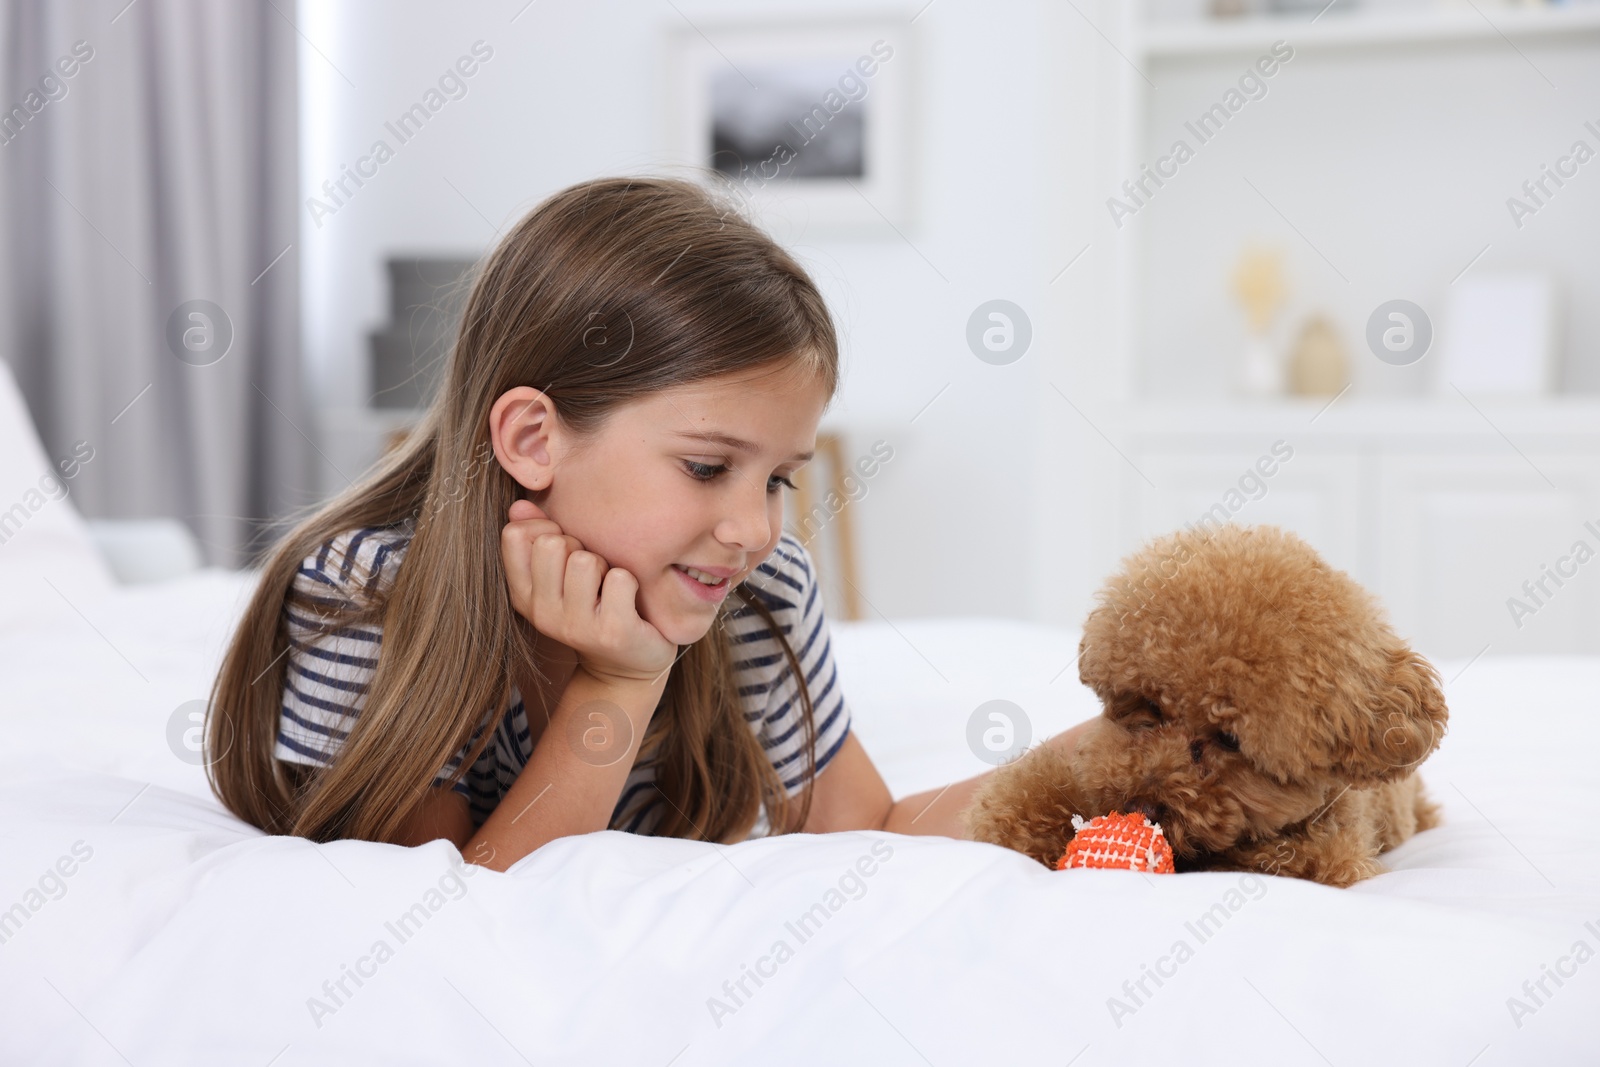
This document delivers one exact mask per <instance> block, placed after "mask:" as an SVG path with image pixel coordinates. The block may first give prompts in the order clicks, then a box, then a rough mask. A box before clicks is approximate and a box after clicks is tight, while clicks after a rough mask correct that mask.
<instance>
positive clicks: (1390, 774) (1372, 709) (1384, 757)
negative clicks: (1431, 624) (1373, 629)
mask: <svg viewBox="0 0 1600 1067" xmlns="http://www.w3.org/2000/svg"><path fill="white" fill-rule="evenodd" d="M1388 659H1389V663H1388V667H1387V670H1386V671H1385V672H1384V675H1383V677H1382V678H1380V679H1379V680H1378V683H1377V685H1376V688H1375V691H1374V692H1373V693H1372V694H1371V695H1370V697H1369V698H1368V702H1367V706H1366V707H1365V708H1362V709H1357V710H1356V712H1355V714H1356V715H1357V716H1358V717H1359V720H1358V721H1356V722H1353V723H1351V724H1350V725H1351V729H1350V730H1349V732H1348V736H1347V738H1346V739H1345V740H1346V742H1347V744H1346V745H1345V746H1343V747H1344V751H1342V752H1340V753H1339V754H1338V758H1337V763H1338V766H1339V769H1340V770H1342V771H1344V772H1345V773H1346V774H1348V775H1350V777H1351V778H1353V779H1354V780H1356V781H1357V782H1361V783H1370V784H1375V783H1377V782H1389V781H1394V780H1395V779H1397V778H1402V777H1404V776H1405V775H1406V774H1408V773H1410V772H1411V771H1412V770H1414V769H1415V768H1416V766H1417V765H1418V764H1420V763H1421V762H1422V761H1423V760H1425V759H1427V758H1428V756H1429V754H1430V753H1432V752H1433V750H1434V749H1436V748H1438V747H1439V742H1440V741H1441V740H1443V739H1444V732H1445V727H1446V723H1447V720H1448V718H1449V710H1448V709H1447V708H1446V707H1445V704H1444V690H1443V688H1442V687H1441V685H1440V683H1439V673H1438V672H1437V671H1436V670H1434V667H1433V664H1431V663H1429V662H1428V661H1427V660H1426V659H1424V658H1422V657H1421V656H1419V655H1418V654H1417V653H1415V652H1413V651H1411V650H1410V649H1409V648H1405V647H1404V646H1401V647H1399V648H1396V649H1393V650H1391V651H1390V652H1389V656H1388Z"/></svg>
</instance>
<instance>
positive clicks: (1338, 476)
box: [1119, 400, 1600, 657]
mask: <svg viewBox="0 0 1600 1067" xmlns="http://www.w3.org/2000/svg"><path fill="white" fill-rule="evenodd" d="M1478 408H1479V409H1481V410H1474V408H1473V407H1471V406H1469V405H1465V404H1459V405H1449V404H1435V403H1426V402H1416V403H1409V402H1383V403H1379V402H1366V403H1357V402H1351V401H1340V402H1339V404H1337V405H1335V406H1334V407H1332V408H1331V409H1329V410H1327V411H1325V412H1323V411H1320V410H1319V409H1320V405H1319V404H1316V403H1314V402H1311V401H1286V402H1282V403H1271V404H1248V405H1247V404H1240V405H1218V406H1215V407H1195V406H1180V405H1176V404H1173V405H1141V406H1139V407H1138V408H1137V409H1133V410H1130V411H1129V412H1127V417H1126V418H1124V419H1123V420H1121V421H1122V422H1123V424H1124V425H1127V426H1132V427H1144V428H1142V429H1131V430H1129V431H1127V432H1126V433H1125V435H1124V438H1123V440H1122V442H1121V444H1120V447H1121V449H1122V451H1123V453H1124V455H1125V456H1126V459H1125V461H1124V462H1123V472H1122V499H1123V511H1122V515H1121V516H1120V522H1119V529H1120V536H1119V549H1120V551H1122V552H1127V551H1131V550H1132V549H1133V548H1134V547H1136V546H1137V545H1138V544H1139V543H1141V542H1142V541H1143V540H1145V539H1146V538H1148V537H1151V536H1154V535H1157V534H1161V533H1165V532H1168V531H1170V530H1174V529H1178V528H1182V527H1185V526H1189V525H1194V524H1197V523H1198V522H1199V521H1200V520H1201V518H1202V517H1203V516H1205V515H1208V514H1209V515H1211V516H1213V517H1214V518H1217V519H1228V520H1231V521H1234V522H1241V523H1248V524H1258V523H1272V524H1276V525H1280V526H1283V527H1285V528H1287V529H1290V530H1293V531H1294V532H1296V533H1298V534H1299V535H1300V536H1302V537H1304V538H1305V539H1306V540H1307V541H1308V542H1310V543H1311V544H1312V546H1314V547H1315V548H1316V549H1317V550H1318V551H1319V552H1320V553H1322V555H1323V557H1324V558H1325V559H1327V560H1328V562H1329V563H1331V564H1332V565H1334V566H1336V567H1338V568H1340V569H1341V570H1344V571H1346V572H1347V573H1348V574H1350V576H1351V577H1352V578H1355V579H1356V580H1357V581H1359V582H1360V583H1361V584H1362V585H1364V586H1365V587H1366V588H1368V589H1369V590H1371V591H1372V592H1373V593H1375V594H1376V595H1377V596H1378V597H1379V599H1380V600H1382V602H1383V603H1384V605H1385V607H1386V609H1387V610H1388V612H1389V615H1390V618H1391V620H1392V621H1393V622H1394V625H1395V627H1396V629H1397V630H1398V631H1399V632H1400V633H1401V634H1402V635H1404V636H1406V637H1407V638H1408V639H1410V640H1411V641H1413V642H1414V643H1415V644H1416V646H1417V647H1418V648H1419V649H1421V650H1422V651H1424V652H1426V653H1427V654H1429V655H1431V656H1436V657H1471V656H1474V655H1477V654H1479V653H1481V652H1489V653H1492V654H1506V653H1578V652H1585V653H1600V403H1595V402H1580V401H1576V400H1562V401H1559V402H1556V401H1551V402H1548V403H1540V404H1521V405H1514V406H1506V407H1504V408H1496V407H1494V406H1492V405H1488V404H1486V403H1480V404H1479V405H1478ZM1274 449H1276V452H1275V451H1274ZM1286 452H1287V453H1289V454H1288V455H1287V456H1285V455H1284V453H1286ZM1269 471H1270V473H1266V472H1269Z"/></svg>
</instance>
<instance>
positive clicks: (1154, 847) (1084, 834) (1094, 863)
mask: <svg viewBox="0 0 1600 1067" xmlns="http://www.w3.org/2000/svg"><path fill="white" fill-rule="evenodd" d="M1072 828H1073V830H1075V831H1076V833H1075V834H1074V836H1073V838H1072V840H1071V841H1069V842H1067V850H1066V851H1065V852H1063V853H1062V854H1061V858H1060V859H1059V860H1057V861H1056V870H1058V871H1064V870H1066V869H1067V868H1069V867H1103V868H1110V869H1113V870H1120V871H1146V872H1148V873H1150V874H1172V873H1173V866H1172V846H1170V845H1168V844H1167V838H1166V835H1165V834H1163V833H1162V832H1161V824H1160V823H1152V822H1151V821H1150V820H1149V819H1147V818H1145V817H1144V815H1142V814H1141V813H1139V812H1133V813H1132V814H1130V815H1123V814H1122V813H1121V812H1116V811H1114V812H1112V813H1111V814H1110V815H1101V816H1099V817H1098V818H1094V819H1090V820H1089V821H1088V822H1084V821H1083V816H1081V815H1074V816H1073V817H1072Z"/></svg>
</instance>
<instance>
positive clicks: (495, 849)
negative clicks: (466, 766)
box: [461, 666, 667, 871]
mask: <svg viewBox="0 0 1600 1067" xmlns="http://www.w3.org/2000/svg"><path fill="white" fill-rule="evenodd" d="M666 679H667V676H666V674H665V673H663V674H662V675H661V676H660V677H659V678H657V679H655V680H634V679H622V678H611V677H606V678H600V677H597V676H596V675H594V674H591V673H590V672H589V671H588V670H586V669H585V668H583V667H581V666H580V667H579V668H578V669H577V670H576V671H575V672H574V673H573V675H572V680H571V681H570V682H568V683H567V688H566V690H565V691H564V692H563V693H562V695H561V700H560V702H559V703H558V704H557V705H556V708H555V710H554V711H553V712H551V715H550V721H549V723H548V724H547V725H546V726H545V729H544V732H543V733H542V734H540V736H539V741H538V743H537V744H536V745H535V746H534V749H533V755H532V756H531V757H530V758H529V760H528V765H527V766H526V767H523V768H522V771H521V772H520V773H519V774H518V775H517V780H516V781H515V782H513V783H511V788H510V789H508V790H507V791H506V794H505V796H503V797H501V798H500V802H499V804H497V805H496V806H495V809H494V811H492V812H490V813H489V817H488V818H487V819H485V820H484V822H483V825H482V826H480V827H478V830H477V832H476V833H474V834H473V835H472V836H471V837H470V838H468V840H467V841H466V843H465V845H464V846H463V847H462V849H461V854H462V856H463V857H465V858H466V860H467V862H469V863H474V864H477V865H478V866H480V867H488V868H490V869H491V870H496V871H504V870H505V869H506V868H508V867H510V866H511V865H512V864H513V863H516V862H517V861H518V860H520V859H522V858H523V857H524V856H526V855H528V854H529V853H530V852H532V851H533V850H534V849H536V848H538V847H539V846H541V845H544V844H547V843H549V842H551V841H554V840H555V839H556V838H558V837H566V836H568V835H571V834H587V833H592V832H594V831H596V830H604V829H606V828H607V827H608V826H609V825H610V823H611V813H612V811H613V810H614V809H615V808H616V805H617V800H618V799H619V798H620V797H621V796H622V787H623V786H624V785H626V784H627V780H628V773H629V772H630V771H631V770H633V761H634V757H635V756H636V755H637V754H638V751H639V743H640V741H641V740H642V739H643V737H644V732H645V727H647V726H649V725H650V719H651V716H652V715H653V714H654V713H655V708H656V705H657V703H659V702H660V700H661V693H662V691H663V690H664V689H665V688H666V684H667V683H666ZM625 730H631V736H630V737H628V738H627V741H628V744H627V747H626V749H623V748H622V746H621V744H620V742H621V741H622V739H623V738H622V735H623V732H624V731H625ZM608 740H609V741H610V742H612V743H611V744H606V743H605V742H607V741H608Z"/></svg>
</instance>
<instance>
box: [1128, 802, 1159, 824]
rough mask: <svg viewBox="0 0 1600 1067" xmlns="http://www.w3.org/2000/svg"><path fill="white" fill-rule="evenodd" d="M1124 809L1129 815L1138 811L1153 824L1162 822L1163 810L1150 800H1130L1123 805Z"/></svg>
mask: <svg viewBox="0 0 1600 1067" xmlns="http://www.w3.org/2000/svg"><path fill="white" fill-rule="evenodd" d="M1123 809H1124V810H1125V811H1127V812H1129V813H1132V812H1135V811H1136V812H1138V813H1139V814H1141V815H1143V816H1144V817H1145V818H1147V819H1149V820H1150V821H1151V822H1160V821H1161V809H1160V808H1159V807H1157V806H1156V805H1155V804H1152V803H1151V802H1150V801H1148V800H1130V801H1128V802H1127V803H1126V804H1124V805H1123Z"/></svg>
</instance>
